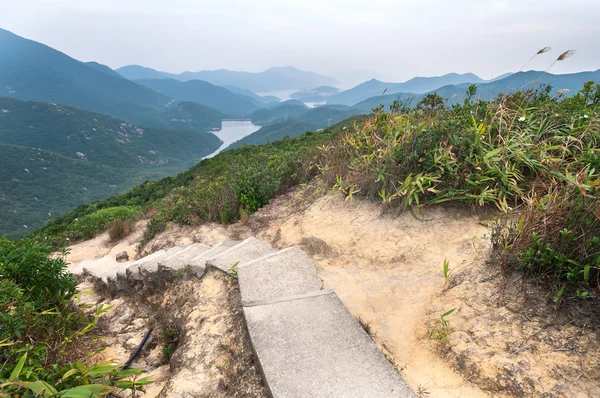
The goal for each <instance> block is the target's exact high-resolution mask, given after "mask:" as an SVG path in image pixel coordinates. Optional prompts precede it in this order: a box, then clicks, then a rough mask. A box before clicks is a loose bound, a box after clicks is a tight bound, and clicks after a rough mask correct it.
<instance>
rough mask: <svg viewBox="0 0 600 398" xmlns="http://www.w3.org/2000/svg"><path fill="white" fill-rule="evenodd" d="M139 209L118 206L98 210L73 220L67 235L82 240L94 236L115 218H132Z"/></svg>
mask: <svg viewBox="0 0 600 398" xmlns="http://www.w3.org/2000/svg"><path fill="white" fill-rule="evenodd" d="M139 210H140V209H139V207H136V206H117V207H108V208H105V209H100V210H97V211H95V212H94V213H91V214H87V215H85V216H83V217H81V218H76V219H75V220H73V222H72V223H71V224H70V225H69V228H68V229H67V231H66V236H67V237H69V238H71V239H81V240H86V239H90V238H93V237H94V236H96V235H97V234H99V233H100V232H102V231H104V230H105V229H106V227H107V226H108V225H109V224H110V223H112V222H113V221H115V220H131V219H132V218H133V217H135V215H136V214H137V213H138V212H139Z"/></svg>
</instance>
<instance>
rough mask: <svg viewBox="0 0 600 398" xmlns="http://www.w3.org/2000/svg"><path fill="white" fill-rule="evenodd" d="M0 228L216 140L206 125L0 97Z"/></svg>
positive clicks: (193, 156) (167, 167)
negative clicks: (138, 119) (167, 125)
mask: <svg viewBox="0 0 600 398" xmlns="http://www.w3.org/2000/svg"><path fill="white" fill-rule="evenodd" d="M0 144H2V156H1V157H0V159H2V167H1V168H2V170H3V171H4V172H3V173H2V176H1V177H0V191H1V192H2V193H3V196H2V209H1V210H0V213H1V214H0V219H2V220H4V221H2V223H0V224H1V225H0V235H2V234H9V235H14V234H23V233H24V232H26V231H23V227H22V225H23V224H26V225H28V226H29V227H36V226H39V225H41V224H42V223H43V222H44V221H45V220H46V219H48V218H49V217H50V216H48V215H47V214H48V213H50V214H53V215H59V214H61V213H64V212H65V211H68V210H70V209H72V208H74V207H75V206H77V205H79V204H82V203H89V202H90V201H92V200H98V199H102V198H105V197H107V196H110V195H113V194H116V193H118V192H121V191H123V190H125V189H127V188H129V187H131V186H132V185H133V184H135V183H139V182H140V181H143V180H147V179H155V178H158V177H162V176H165V175H169V174H173V173H177V172H179V171H181V170H185V169H186V168H187V167H190V166H191V165H192V164H194V162H196V161H198V160H199V159H201V158H202V157H203V156H206V155H208V154H210V153H212V152H213V151H215V150H216V149H217V148H218V147H219V146H220V140H219V139H218V138H217V137H216V136H215V135H213V134H211V133H197V132H194V131H189V130H162V129H157V128H140V127H136V126H135V125H131V124H129V123H125V122H123V121H120V120H117V119H113V118H111V117H109V116H105V115H101V114H96V113H91V112H87V111H82V110H79V109H76V108H72V107H67V106H63V105H57V104H51V103H42V102H24V101H19V100H16V99H14V98H9V97H0Z"/></svg>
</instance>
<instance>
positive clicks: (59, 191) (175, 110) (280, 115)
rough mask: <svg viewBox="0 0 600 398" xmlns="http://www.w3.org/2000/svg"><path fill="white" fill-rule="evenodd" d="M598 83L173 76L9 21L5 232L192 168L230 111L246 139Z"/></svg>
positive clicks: (0, 188)
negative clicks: (22, 32)
mask: <svg viewBox="0 0 600 398" xmlns="http://www.w3.org/2000/svg"><path fill="white" fill-rule="evenodd" d="M367 72H368V71H365V73H367ZM589 80H595V81H600V70H597V71H595V72H580V73H573V74H565V75H554V74H551V73H542V72H539V71H527V72H519V73H516V74H510V73H509V74H505V75H502V76H499V77H498V78H496V79H493V80H483V79H481V78H479V77H478V76H476V75H474V74H472V73H466V74H456V73H449V74H446V75H443V76H436V77H415V78H413V79H410V80H408V81H406V82H402V83H393V82H383V81H380V80H376V79H371V80H367V81H364V82H363V83H361V84H358V85H357V86H355V87H352V88H350V89H348V90H344V91H341V90H340V89H339V88H338V87H336V86H338V83H339V82H338V81H337V80H336V79H335V78H332V77H329V76H324V75H320V74H317V73H313V72H308V71H302V70H299V69H296V68H293V67H276V68H270V69H268V70H266V71H264V72H260V73H250V72H236V71H229V70H217V71H200V72H184V73H181V74H177V75H175V74H169V73H165V72H160V71H156V70H154V69H151V68H146V67H142V66H135V65H132V66H127V67H123V68H119V69H117V70H116V71H115V70H112V69H111V68H109V67H108V66H106V65H103V64H101V63H98V62H93V61H92V62H81V61H78V60H76V59H74V58H71V57H69V56H68V55H66V54H64V53H62V52H60V51H56V50H54V49H52V48H50V47H48V46H46V45H44V44H41V43H37V42H35V41H31V40H28V39H25V38H22V37H19V36H17V35H15V34H13V33H11V32H8V31H6V30H2V29H0V169H2V170H3V171H4V173H2V175H0V219H1V220H2V223H1V225H0V235H2V234H4V233H10V234H14V233H18V234H23V233H24V227H23V224H25V225H28V226H37V225H40V224H41V223H42V222H43V221H44V220H46V219H47V218H48V217H50V215H48V214H51V215H57V214H60V213H62V212H65V211H67V210H69V209H70V208H72V207H74V206H75V205H77V204H80V203H86V202H89V201H92V200H97V199H101V198H103V197H107V196H110V195H113V194H115V193H117V192H120V191H123V190H125V189H127V188H129V187H131V186H132V185H133V184H135V183H136V182H139V181H140V180H146V179H153V178H157V177H160V176H164V175H167V174H172V173H175V172H178V171H181V170H184V169H185V168H187V167H189V166H190V165H191V164H192V163H193V162H196V161H197V160H199V159H200V158H201V157H203V156H206V155H208V154H210V153H212V152H214V151H215V150H216V149H217V148H218V147H219V146H220V145H221V141H220V140H219V139H218V138H217V137H216V136H215V135H214V134H212V133H211V132H210V131H211V129H216V128H219V127H220V126H221V121H222V120H223V119H226V118H243V119H249V120H252V121H253V122H254V123H255V124H257V125H260V126H262V127H261V128H260V129H259V130H257V131H256V132H254V133H252V134H250V135H249V136H247V137H245V138H243V139H241V140H239V141H238V142H236V143H234V144H232V145H231V147H236V146H240V145H244V144H250V145H253V144H262V143H266V142H271V141H274V140H278V139H282V138H284V137H286V136H296V135H300V134H302V133H304V132H305V131H307V130H313V131H314V130H318V129H320V128H325V127H328V126H331V125H332V124H335V123H338V122H340V121H342V120H344V119H347V118H352V117H355V116H357V115H361V114H365V113H369V112H370V111H371V110H372V109H373V108H376V107H377V106H379V105H380V104H384V105H386V106H387V105H389V104H391V103H392V102H393V101H394V100H402V101H404V102H406V103H409V104H410V105H415V104H416V103H417V102H418V101H419V100H420V99H421V98H423V96H425V95H427V94H428V93H432V92H437V93H439V94H440V95H441V96H443V97H445V98H447V99H448V103H449V104H453V103H456V102H459V101H462V100H463V98H464V96H465V91H466V89H467V87H468V86H469V85H470V84H476V85H477V87H478V97H479V98H482V99H491V98H493V97H495V96H497V95H498V94H499V93H501V92H510V91H513V90H516V89H527V88H534V87H539V84H549V85H552V86H553V91H552V92H553V93H555V92H556V90H558V89H568V90H570V91H569V92H568V93H567V95H572V94H574V93H576V92H577V91H578V90H579V89H581V87H582V86H583V83H584V82H586V81H589ZM285 90H288V92H289V91H295V92H294V93H293V94H291V97H292V98H293V99H292V100H289V101H284V102H280V100H279V99H278V98H276V97H274V96H272V95H259V94H258V93H262V92H271V91H285ZM31 101H35V102H31ZM306 103H326V105H324V106H319V107H316V108H309V107H308V106H307V105H306ZM30 224H31V225H30ZM15 231H16V232H15Z"/></svg>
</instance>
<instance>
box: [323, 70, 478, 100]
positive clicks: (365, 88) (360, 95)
mask: <svg viewBox="0 0 600 398" xmlns="http://www.w3.org/2000/svg"><path fill="white" fill-rule="evenodd" d="M483 81H484V80H482V79H481V78H479V77H478V76H476V75H474V74H472V73H465V74H462V75H460V74H457V73H448V74H446V75H443V76H435V77H415V78H412V79H410V80H408V81H406V82H404V83H386V82H382V81H379V80H376V79H371V80H369V81H366V82H364V83H361V84H359V85H358V86H356V87H353V88H351V89H349V90H346V91H342V92H341V93H339V94H335V95H332V96H331V97H329V98H328V99H327V103H328V104H341V105H354V104H356V103H358V102H360V101H363V100H365V99H367V98H371V97H375V96H378V95H379V96H381V95H385V94H394V93H414V94H423V93H427V92H429V91H432V90H435V89H437V88H440V87H443V86H446V85H450V84H461V83H481V82H483ZM384 91H385V92H384Z"/></svg>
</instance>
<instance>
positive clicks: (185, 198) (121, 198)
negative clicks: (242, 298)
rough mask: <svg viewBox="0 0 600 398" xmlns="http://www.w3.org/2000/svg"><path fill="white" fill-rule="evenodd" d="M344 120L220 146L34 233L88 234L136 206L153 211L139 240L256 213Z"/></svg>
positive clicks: (58, 237) (305, 173) (56, 237)
mask: <svg viewBox="0 0 600 398" xmlns="http://www.w3.org/2000/svg"><path fill="white" fill-rule="evenodd" d="M348 125H351V121H347V122H344V123H340V124H338V125H336V126H333V127H332V128H331V129H328V130H326V131H324V132H321V133H306V134H304V135H303V136H301V137H296V138H286V139H283V140H280V141H277V142H274V143H271V144H267V145H263V146H260V147H254V146H245V147H242V148H237V149H233V150H229V151H225V152H223V153H220V154H219V155H217V156H215V157H214V158H210V159H205V160H202V161H201V162H200V163H198V164H197V165H196V166H194V167H192V168H191V169H189V170H188V171H186V172H184V173H181V174H179V175H177V176H175V177H168V178H164V179H162V180H159V181H153V182H147V183H145V184H143V185H140V186H138V187H135V188H133V189H132V190H131V191H129V192H127V193H124V194H121V195H118V196H114V197H111V198H108V199H106V200H103V201H99V202H95V203H93V204H91V205H88V206H80V207H78V208H77V209H75V210H74V211H73V212H71V213H67V214H65V215H64V216H62V217H58V218H55V219H53V220H52V221H50V222H49V223H47V224H46V225H45V226H44V227H42V228H41V229H39V230H38V231H36V234H35V235H36V236H38V237H39V238H40V239H45V240H49V241H51V242H52V243H53V244H54V245H55V246H56V247H59V246H60V245H61V244H64V243H65V242H66V240H67V239H69V240H73V239H87V238H88V237H91V236H94V235H96V234H98V233H99V232H101V231H102V230H103V228H105V227H106V226H107V225H108V223H109V222H111V221H112V219H114V218H117V217H119V218H122V219H126V218H128V217H129V216H133V215H135V214H136V213H137V212H140V211H141V212H142V213H143V212H149V213H150V214H153V217H152V218H151V220H150V222H149V224H148V226H147V229H146V231H145V233H144V238H143V239H144V241H145V242H147V241H148V240H150V239H152V237H154V236H155V235H156V234H157V233H159V232H162V231H164V230H165V229H166V228H167V225H168V223H171V222H175V223H181V224H186V225H193V224H199V223H203V222H207V221H216V222H221V223H229V222H232V221H236V220H238V219H240V218H241V217H242V216H243V215H244V214H252V213H254V212H256V211H257V210H258V209H259V208H261V207H262V206H264V205H265V204H266V203H268V201H269V199H270V198H272V197H273V196H274V195H276V194H277V193H279V192H281V191H282V190H283V189H286V188H288V187H290V186H292V185H294V184H297V183H299V182H303V181H305V180H307V179H308V178H310V177H311V176H312V175H311V174H310V170H308V167H306V166H305V160H306V159H307V156H308V154H309V153H311V151H313V150H314V148H316V147H317V146H320V145H323V144H325V143H327V142H329V141H331V140H332V139H333V138H334V137H335V136H336V135H337V134H338V133H339V131H340V130H341V129H342V127H344V126H348ZM306 164H308V163H306Z"/></svg>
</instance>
